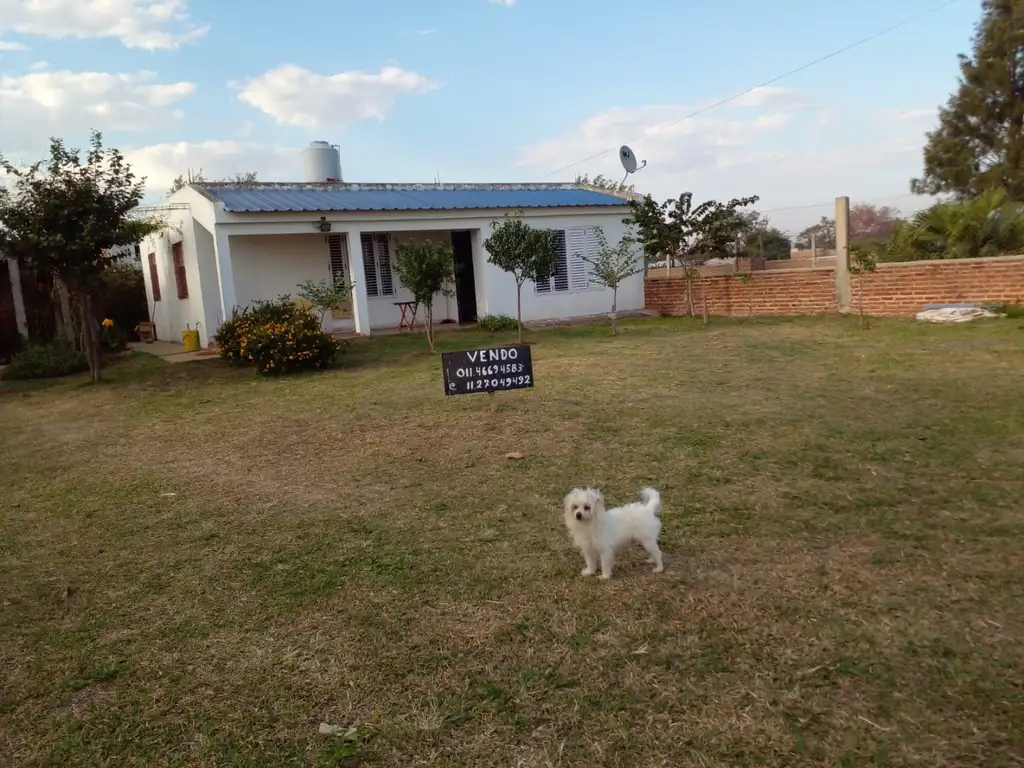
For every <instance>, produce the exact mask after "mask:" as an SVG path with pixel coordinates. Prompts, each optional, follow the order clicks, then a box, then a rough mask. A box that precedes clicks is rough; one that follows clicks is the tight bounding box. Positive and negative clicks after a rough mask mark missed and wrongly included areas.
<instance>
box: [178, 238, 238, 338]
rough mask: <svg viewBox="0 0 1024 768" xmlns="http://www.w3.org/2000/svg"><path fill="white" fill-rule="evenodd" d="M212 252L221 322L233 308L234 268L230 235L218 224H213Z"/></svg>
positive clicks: (228, 316) (229, 315) (229, 314)
mask: <svg viewBox="0 0 1024 768" xmlns="http://www.w3.org/2000/svg"><path fill="white" fill-rule="evenodd" d="M169 248H170V246H168V249H169ZM213 252H214V255H215V256H216V259H215V261H216V262H217V283H218V285H219V286H220V311H221V316H220V318H221V322H225V321H226V320H227V319H228V318H230V317H231V311H232V310H233V309H234V308H235V270H234V267H233V265H232V263H231V236H230V235H228V234H227V233H226V232H224V231H223V229H222V228H221V227H219V226H214V233H213Z"/></svg>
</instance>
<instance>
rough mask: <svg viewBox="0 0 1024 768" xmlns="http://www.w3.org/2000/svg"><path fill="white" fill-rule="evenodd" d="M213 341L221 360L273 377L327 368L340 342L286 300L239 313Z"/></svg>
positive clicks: (256, 306) (312, 318) (224, 325)
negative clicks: (251, 368)
mask: <svg viewBox="0 0 1024 768" xmlns="http://www.w3.org/2000/svg"><path fill="white" fill-rule="evenodd" d="M214 338H215V340H216V342H217V346H218V347H219V348H220V356H221V357H223V358H224V359H226V360H228V361H229V362H231V363H232V364H234V365H254V366H255V367H256V370H257V371H259V372H260V373H262V374H264V375H271V376H276V375H280V374H284V373H295V372H297V371H308V370H312V369H316V368H328V367H330V366H331V364H332V363H333V362H334V359H335V357H336V356H337V354H338V342H336V341H335V340H334V338H332V337H331V336H330V335H329V334H326V333H324V332H323V331H321V330H320V325H319V323H317V320H316V318H315V317H313V315H311V314H310V313H309V312H308V311H306V310H303V309H301V308H299V307H297V306H295V305H294V304H293V303H292V302H291V301H290V300H289V299H288V297H287V296H283V297H281V298H279V299H276V300H275V301H268V302H258V303H256V304H254V305H253V306H252V307H247V308H246V309H244V310H242V311H241V312H238V311H236V312H235V313H234V314H233V315H232V317H231V319H230V320H229V321H228V322H226V323H224V324H223V325H222V326H221V327H220V329H219V330H218V331H217V334H216V336H215V337H214Z"/></svg>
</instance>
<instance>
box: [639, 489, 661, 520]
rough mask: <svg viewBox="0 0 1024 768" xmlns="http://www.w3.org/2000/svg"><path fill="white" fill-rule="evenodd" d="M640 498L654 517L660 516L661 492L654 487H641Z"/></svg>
mask: <svg viewBox="0 0 1024 768" xmlns="http://www.w3.org/2000/svg"><path fill="white" fill-rule="evenodd" d="M640 498H641V499H642V500H643V502H644V506H646V507H647V508H648V509H650V510H651V513H652V514H653V515H654V516H655V517H661V494H660V493H658V491H657V490H656V489H654V488H642V489H641V490H640Z"/></svg>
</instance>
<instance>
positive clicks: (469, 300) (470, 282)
mask: <svg viewBox="0 0 1024 768" xmlns="http://www.w3.org/2000/svg"><path fill="white" fill-rule="evenodd" d="M452 250H453V251H454V252H455V303H456V304H457V305H458V307H459V322H460V323H475V322H476V279H475V278H474V275H473V233H472V232H470V231H469V230H463V231H461V232H452Z"/></svg>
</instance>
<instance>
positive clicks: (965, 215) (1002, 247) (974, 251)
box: [860, 189, 1024, 261]
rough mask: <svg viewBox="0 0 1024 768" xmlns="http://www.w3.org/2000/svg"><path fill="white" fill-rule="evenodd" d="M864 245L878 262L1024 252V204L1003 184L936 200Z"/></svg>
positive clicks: (959, 257)
mask: <svg viewBox="0 0 1024 768" xmlns="http://www.w3.org/2000/svg"><path fill="white" fill-rule="evenodd" d="M860 247H861V249H862V250H866V251H870V252H871V253H873V255H874V257H875V258H876V259H877V260H878V261H919V260H929V259H976V258H980V257H984V256H1002V255H1005V254H1009V253H1021V252H1024V203H1019V202H1013V201H1011V200H1009V199H1008V197H1007V194H1006V192H1004V191H1003V190H1001V189H994V190H988V191H986V192H983V193H982V194H980V195H978V196H977V197H974V198H971V199H968V200H963V201H961V202H956V201H949V202H941V203H936V204H935V205H933V206H932V207H930V208H927V209H925V210H923V211H919V212H917V213H915V214H914V215H913V216H911V217H910V218H909V219H907V220H906V221H899V222H897V223H896V225H895V226H894V227H893V229H892V230H891V232H890V233H889V235H888V237H885V238H882V239H876V240H869V241H864V242H862V243H861V244H860Z"/></svg>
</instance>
